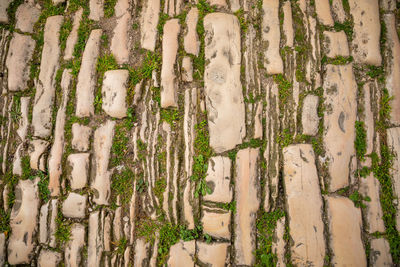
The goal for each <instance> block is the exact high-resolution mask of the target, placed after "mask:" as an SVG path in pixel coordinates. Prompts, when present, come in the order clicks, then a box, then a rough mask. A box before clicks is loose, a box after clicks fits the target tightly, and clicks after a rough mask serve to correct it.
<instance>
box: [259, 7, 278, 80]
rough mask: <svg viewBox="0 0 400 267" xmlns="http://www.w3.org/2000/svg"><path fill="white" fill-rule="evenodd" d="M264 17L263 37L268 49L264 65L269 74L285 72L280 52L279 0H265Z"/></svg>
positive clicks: (265, 47) (265, 46)
mask: <svg viewBox="0 0 400 267" xmlns="http://www.w3.org/2000/svg"><path fill="white" fill-rule="evenodd" d="M262 8H263V13H264V14H263V17H262V32H261V37H262V41H263V43H264V46H263V48H264V49H266V51H265V54H264V57H265V58H264V66H265V68H266V69H267V73H268V74H278V73H282V72H283V61H282V58H281V55H280V53H279V42H280V40H281V32H280V29H279V18H278V11H279V0H263V5H262Z"/></svg>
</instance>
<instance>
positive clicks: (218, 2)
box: [207, 0, 227, 7]
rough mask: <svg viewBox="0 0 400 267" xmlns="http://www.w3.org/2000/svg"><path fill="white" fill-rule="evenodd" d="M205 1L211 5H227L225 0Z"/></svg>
mask: <svg viewBox="0 0 400 267" xmlns="http://www.w3.org/2000/svg"><path fill="white" fill-rule="evenodd" d="M207 2H208V3H209V4H210V5H212V6H218V7H227V5H226V0H207Z"/></svg>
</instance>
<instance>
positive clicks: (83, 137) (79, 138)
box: [72, 123, 92, 152]
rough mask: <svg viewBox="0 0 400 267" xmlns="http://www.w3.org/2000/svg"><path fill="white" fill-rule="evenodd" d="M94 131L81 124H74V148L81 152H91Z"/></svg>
mask: <svg viewBox="0 0 400 267" xmlns="http://www.w3.org/2000/svg"><path fill="white" fill-rule="evenodd" d="M91 135H92V129H91V128H90V127H89V126H85V125H81V124H79V123H74V124H72V148H73V149H75V150H78V151H81V152H84V151H88V150H89V138H90V136H91Z"/></svg>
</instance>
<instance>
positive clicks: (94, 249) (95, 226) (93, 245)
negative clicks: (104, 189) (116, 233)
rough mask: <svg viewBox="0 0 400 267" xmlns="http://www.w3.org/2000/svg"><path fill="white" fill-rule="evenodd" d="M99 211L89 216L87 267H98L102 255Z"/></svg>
mask: <svg viewBox="0 0 400 267" xmlns="http://www.w3.org/2000/svg"><path fill="white" fill-rule="evenodd" d="M101 217H103V216H101V214H100V211H94V212H92V213H91V214H90V215H89V227H88V228H89V234H88V248H87V251H88V256H87V264H88V266H100V260H101V255H102V253H103V249H104V248H103V238H102V235H100V234H99V233H101V230H102V229H101V228H102V222H101V219H102V218H101Z"/></svg>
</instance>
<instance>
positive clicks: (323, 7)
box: [315, 0, 333, 26]
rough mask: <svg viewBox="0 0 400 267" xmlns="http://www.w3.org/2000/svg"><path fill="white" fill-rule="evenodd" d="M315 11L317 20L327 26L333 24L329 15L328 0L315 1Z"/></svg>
mask: <svg viewBox="0 0 400 267" xmlns="http://www.w3.org/2000/svg"><path fill="white" fill-rule="evenodd" d="M315 12H316V13H317V17H318V20H319V21H320V22H321V23H322V24H324V25H327V26H333V18H332V15H331V10H330V5H329V0H319V1H316V2H315Z"/></svg>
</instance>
